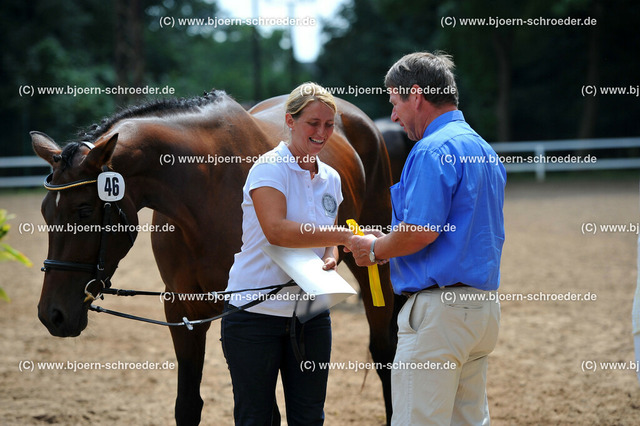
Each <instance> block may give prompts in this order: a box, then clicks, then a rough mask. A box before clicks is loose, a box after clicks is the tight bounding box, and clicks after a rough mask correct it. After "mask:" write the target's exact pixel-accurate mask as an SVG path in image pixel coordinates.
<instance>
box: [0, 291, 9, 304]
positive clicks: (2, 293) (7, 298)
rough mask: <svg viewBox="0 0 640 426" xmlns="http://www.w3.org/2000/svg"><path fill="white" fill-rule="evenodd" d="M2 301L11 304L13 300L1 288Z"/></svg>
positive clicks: (0, 296) (0, 297)
mask: <svg viewBox="0 0 640 426" xmlns="http://www.w3.org/2000/svg"><path fill="white" fill-rule="evenodd" d="M0 300H4V301H5V302H11V299H10V298H9V296H8V295H7V293H6V292H5V291H4V290H3V289H2V288H1V287H0Z"/></svg>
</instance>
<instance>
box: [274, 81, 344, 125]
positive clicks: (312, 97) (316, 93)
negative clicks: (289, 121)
mask: <svg viewBox="0 0 640 426" xmlns="http://www.w3.org/2000/svg"><path fill="white" fill-rule="evenodd" d="M313 101H320V102H322V103H323V104H325V105H326V106H328V107H329V108H331V110H332V111H333V113H334V114H335V113H336V112H338V107H337V106H336V101H335V99H334V97H333V95H332V94H331V93H330V92H329V91H328V90H327V89H325V88H324V87H322V86H320V85H319V84H317V83H313V82H306V83H302V84H301V85H300V86H298V87H296V88H295V89H293V91H292V92H291V93H290V94H289V98H288V99H287V103H286V104H285V108H286V111H287V112H288V113H289V114H291V116H292V117H293V118H297V117H298V116H299V115H300V114H301V113H302V111H303V110H304V108H305V107H306V106H307V105H309V103H311V102H313Z"/></svg>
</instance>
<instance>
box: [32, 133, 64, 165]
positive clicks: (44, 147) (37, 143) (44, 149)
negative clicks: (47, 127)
mask: <svg viewBox="0 0 640 426" xmlns="http://www.w3.org/2000/svg"><path fill="white" fill-rule="evenodd" d="M29 134H30V135H31V145H32V146H33V150H34V151H35V152H36V154H38V157H40V158H42V159H43V160H45V161H46V162H47V163H49V164H51V165H52V166H55V164H54V163H57V162H58V161H59V160H60V153H61V152H62V150H61V149H60V147H59V146H58V145H57V144H56V143H55V142H54V140H53V139H51V138H50V137H49V136H47V135H45V134H44V133H42V132H30V133H29Z"/></svg>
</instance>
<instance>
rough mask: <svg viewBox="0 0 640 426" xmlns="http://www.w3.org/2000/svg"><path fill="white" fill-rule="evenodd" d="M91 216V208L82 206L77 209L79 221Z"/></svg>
mask: <svg viewBox="0 0 640 426" xmlns="http://www.w3.org/2000/svg"><path fill="white" fill-rule="evenodd" d="M92 214H93V207H91V206H86V205H83V206H80V207H79V208H78V217H79V218H80V219H86V218H88V217H91V215H92Z"/></svg>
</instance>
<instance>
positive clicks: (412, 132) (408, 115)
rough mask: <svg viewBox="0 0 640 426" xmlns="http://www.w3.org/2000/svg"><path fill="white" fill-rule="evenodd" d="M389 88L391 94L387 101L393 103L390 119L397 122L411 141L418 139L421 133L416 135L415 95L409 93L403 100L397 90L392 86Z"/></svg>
mask: <svg viewBox="0 0 640 426" xmlns="http://www.w3.org/2000/svg"><path fill="white" fill-rule="evenodd" d="M391 89H392V90H391V94H390V95H389V102H390V103H391V105H393V110H392V111H391V121H393V122H394V123H399V124H400V125H401V126H402V128H403V129H404V131H405V132H407V136H408V137H409V139H411V140H412V141H418V140H420V139H421V138H422V135H418V134H417V133H418V131H417V129H415V123H416V112H417V110H416V108H414V102H413V97H414V96H415V95H413V94H411V95H409V98H407V100H405V101H403V100H402V99H401V98H400V95H399V94H398V93H397V91H395V90H393V88H391Z"/></svg>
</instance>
